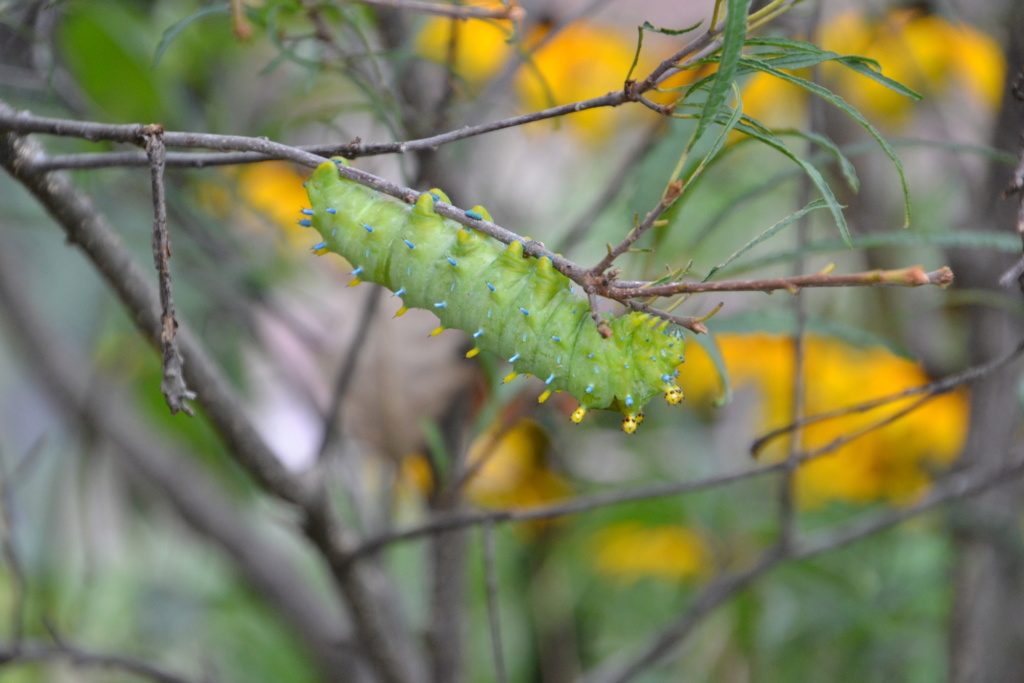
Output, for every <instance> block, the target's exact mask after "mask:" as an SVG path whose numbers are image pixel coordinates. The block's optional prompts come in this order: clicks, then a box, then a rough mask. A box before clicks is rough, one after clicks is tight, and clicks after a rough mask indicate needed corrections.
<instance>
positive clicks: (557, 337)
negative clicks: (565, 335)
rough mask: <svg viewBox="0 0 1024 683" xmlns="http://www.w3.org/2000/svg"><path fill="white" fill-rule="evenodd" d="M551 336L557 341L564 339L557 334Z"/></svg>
mask: <svg viewBox="0 0 1024 683" xmlns="http://www.w3.org/2000/svg"><path fill="white" fill-rule="evenodd" d="M551 338H552V339H554V340H555V341H556V342H560V341H562V338H561V337H559V336H558V335H555V334H553V335H551Z"/></svg>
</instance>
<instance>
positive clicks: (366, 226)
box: [327, 209, 373, 232]
mask: <svg viewBox="0 0 1024 683" xmlns="http://www.w3.org/2000/svg"><path fill="white" fill-rule="evenodd" d="M327 210H328V211H330V209H327ZM363 228H365V229H366V232H373V228H371V227H370V226H369V225H367V224H366V223H363Z"/></svg>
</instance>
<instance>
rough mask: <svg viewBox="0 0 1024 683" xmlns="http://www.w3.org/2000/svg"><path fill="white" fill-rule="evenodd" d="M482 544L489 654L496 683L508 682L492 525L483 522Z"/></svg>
mask: <svg viewBox="0 0 1024 683" xmlns="http://www.w3.org/2000/svg"><path fill="white" fill-rule="evenodd" d="M480 532H481V534H482V535H483V544H484V577H485V578H484V581H485V590H486V592H487V623H488V625H489V627H490V631H491V652H492V653H493V655H494V674H495V680H496V681H497V682H498V683H506V681H508V673H507V672H506V670H505V650H504V647H503V646H502V637H501V614H500V611H499V608H500V605H499V602H498V575H497V571H496V569H495V562H494V523H493V522H484V524H483V525H482V526H481V527H480Z"/></svg>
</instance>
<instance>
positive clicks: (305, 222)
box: [299, 218, 313, 228]
mask: <svg viewBox="0 0 1024 683" xmlns="http://www.w3.org/2000/svg"><path fill="white" fill-rule="evenodd" d="M299 225H301V226H302V227H304V228H311V227H313V223H312V221H310V220H309V219H308V218H303V219H302V220H301V221H299Z"/></svg>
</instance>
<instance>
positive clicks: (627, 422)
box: [622, 413, 643, 434]
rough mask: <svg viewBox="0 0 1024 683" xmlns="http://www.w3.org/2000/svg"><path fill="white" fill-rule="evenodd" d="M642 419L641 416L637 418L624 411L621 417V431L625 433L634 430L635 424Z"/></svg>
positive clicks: (630, 432)
mask: <svg viewBox="0 0 1024 683" xmlns="http://www.w3.org/2000/svg"><path fill="white" fill-rule="evenodd" d="M642 420H643V418H639V419H638V418H637V416H636V415H630V414H628V413H626V414H625V415H624V416H623V418H622V431H624V432H626V433H627V434H632V433H633V432H635V431H636V428H637V426H638V425H639V424H640V422H641V421H642Z"/></svg>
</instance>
